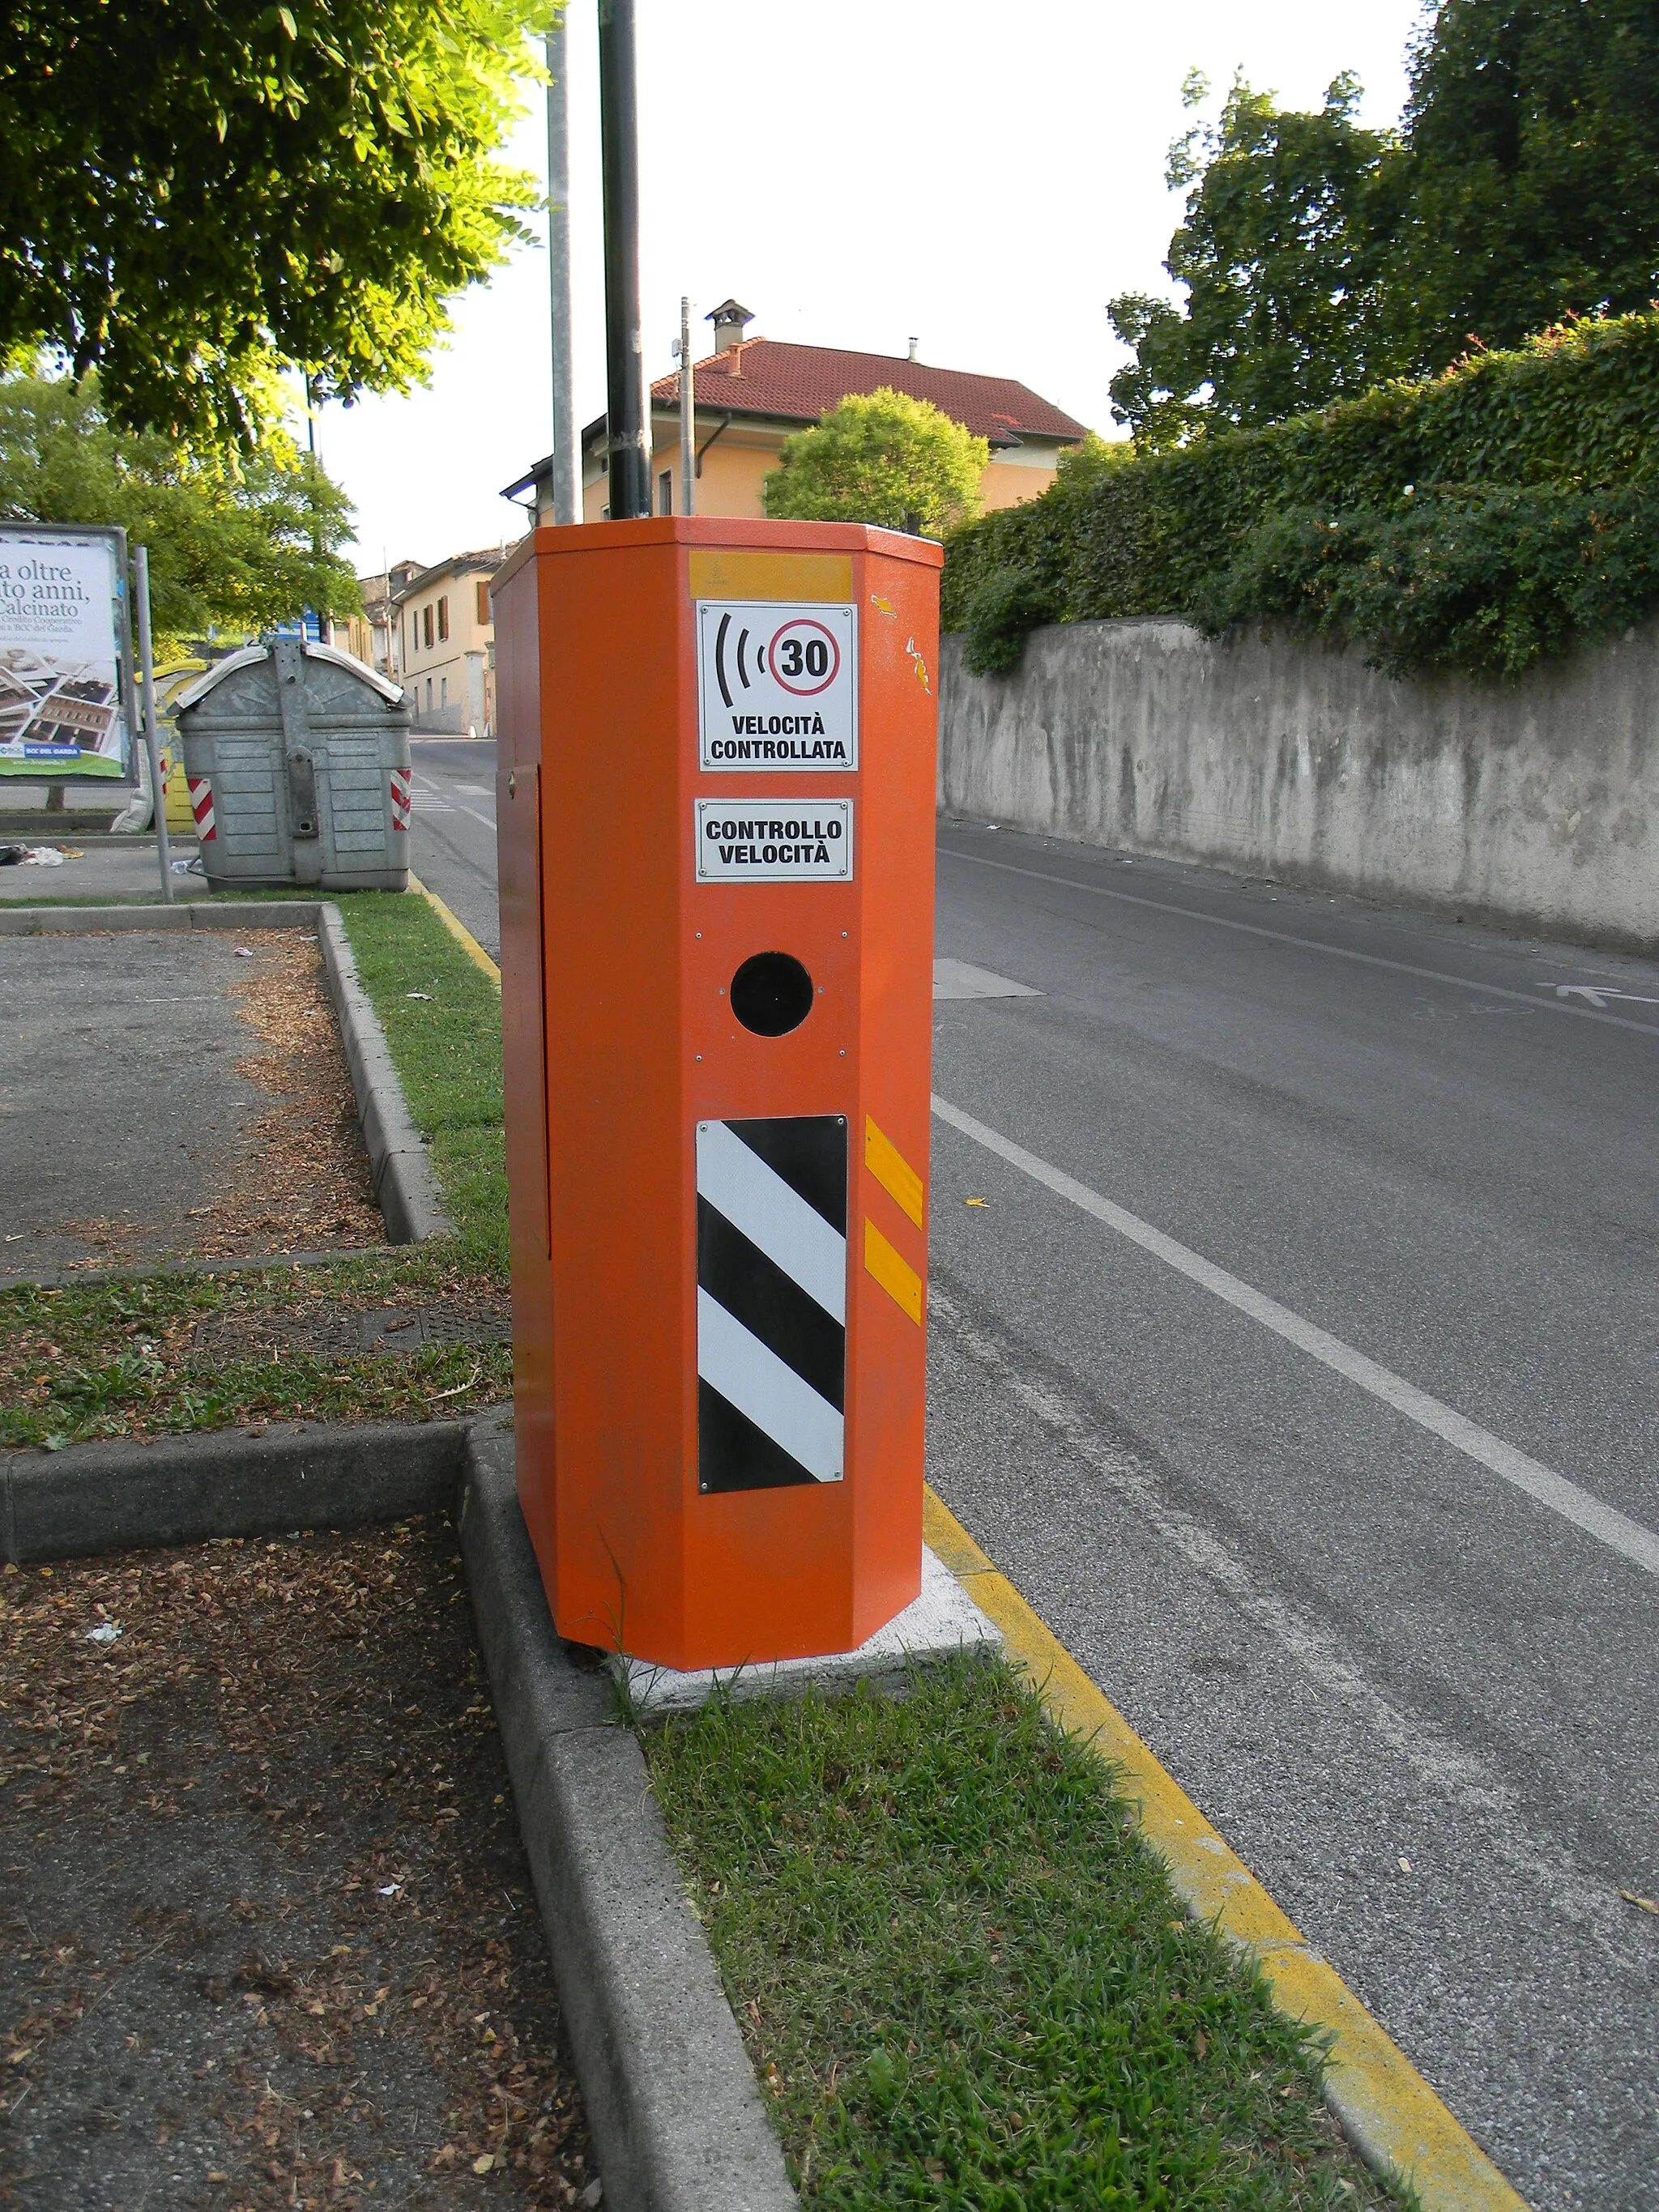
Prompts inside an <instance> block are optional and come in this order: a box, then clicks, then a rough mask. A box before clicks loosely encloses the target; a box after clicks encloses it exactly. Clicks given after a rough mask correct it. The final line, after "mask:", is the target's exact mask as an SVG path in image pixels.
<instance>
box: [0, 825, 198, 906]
mask: <svg viewBox="0 0 1659 2212" xmlns="http://www.w3.org/2000/svg"><path fill="white" fill-rule="evenodd" d="M0 845H34V846H40V845H50V846H62V847H67V848H69V849H70V851H71V852H73V853H75V854H77V855H78V857H77V858H76V859H75V860H65V861H64V863H63V865H62V866H61V867H56V868H54V867H40V866H33V865H30V866H14V867H6V868H0V901H15V900H20V899H27V900H31V901H34V902H40V903H47V902H52V901H54V900H59V899H86V898H109V899H124V900H127V901H130V902H132V903H134V904H148V903H149V902H150V901H151V900H155V901H156V902H158V903H159V902H160V900H161V871H160V870H159V868H158V867H157V866H156V862H155V839H154V838H153V837H120V838H113V837H112V838H107V839H105V840H103V841H101V842H92V843H89V842H87V841H86V840H85V839H83V838H80V837H76V836H74V835H73V834H72V833H71V832H70V831H69V830H63V831H60V832H59V833H58V834H57V835H55V836H39V837H37V836H33V835H31V836H27V837H23V836H0ZM199 850H200V848H199V847H198V846H197V842H196V840H195V839H194V838H193V837H179V838H174V839H173V859H174V860H194V859H195V858H196V856H197V852H198V851H199ZM206 896H208V887H207V884H206V882H205V881H204V878H202V877H201V876H199V875H186V874H184V873H182V872H178V871H175V872H174V874H173V897H174V898H175V899H189V898H205V897H206Z"/></svg>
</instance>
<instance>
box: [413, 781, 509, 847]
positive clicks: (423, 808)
mask: <svg viewBox="0 0 1659 2212" xmlns="http://www.w3.org/2000/svg"><path fill="white" fill-rule="evenodd" d="M415 781H416V784H417V785H419V787H420V790H419V791H417V793H416V799H415V804H416V808H417V809H418V811H420V812H421V813H422V814H465V815H470V816H471V818H472V820H473V821H474V822H481V823H483V826H484V828H485V829H488V830H489V832H490V833H491V835H492V836H493V835H494V833H495V816H494V815H493V814H480V813H479V811H478V810H477V807H476V806H463V805H462V804H461V802H460V800H459V799H455V800H454V801H453V803H452V802H451V801H450V800H448V799H443V798H441V797H434V798H430V799H428V798H425V797H423V796H422V793H427V792H431V793H441V791H442V790H443V786H442V785H441V784H438V783H434V782H432V781H431V780H430V779H429V778H428V777H427V776H423V775H418V774H417V775H416V778H415ZM472 788H473V787H472V786H471V784H466V783H458V784H457V785H456V786H455V789H456V790H457V791H470V790H471V789H472Z"/></svg>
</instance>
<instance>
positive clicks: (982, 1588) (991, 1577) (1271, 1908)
mask: <svg viewBox="0 0 1659 2212" xmlns="http://www.w3.org/2000/svg"><path fill="white" fill-rule="evenodd" d="M922 1534H923V1535H924V1537H925V1539H926V1541H927V1543H928V1545H929V1546H930V1547H932V1548H933V1550H934V1551H935V1552H937V1553H938V1554H939V1557H940V1559H943V1561H944V1562H945V1565H946V1566H947V1567H948V1568H949V1569H950V1571H951V1573H952V1574H953V1575H954V1576H955V1577H956V1578H957V1581H958V1582H959V1583H961V1584H962V1587H963V1589H965V1590H966V1591H967V1592H968V1593H969V1595H970V1596H971V1597H972V1598H973V1599H974V1601H975V1603H976V1604H977V1605H979V1606H980V1607H981V1608H982V1610H983V1611H984V1612H985V1613H987V1615H988V1616H989V1618H990V1619H991V1620H994V1622H995V1623H996V1625H997V1626H998V1627H999V1628H1000V1630H1001V1631H1002V1632H1003V1638H1004V1649H1005V1650H1006V1653H1007V1656H1008V1658H1009V1661H1010V1662H1011V1663H1012V1665H1013V1666H1014V1667H1016V1668H1019V1669H1020V1670H1021V1671H1022V1672H1024V1674H1025V1675H1026V1676H1027V1678H1028V1680H1030V1682H1031V1683H1032V1685H1033V1686H1034V1687H1035V1688H1036V1691H1037V1693H1038V1695H1039V1696H1040V1697H1041V1698H1042V1703H1043V1705H1044V1706H1045V1707H1046V1708H1047V1710H1048V1713H1049V1716H1050V1717H1051V1718H1052V1719H1053V1720H1054V1723H1055V1725H1056V1726H1057V1727H1059V1728H1060V1729H1064V1730H1065V1731H1066V1734H1067V1735H1076V1736H1079V1737H1080V1738H1081V1739H1082V1740H1083V1741H1085V1742H1086V1743H1087V1744H1089V1745H1090V1746H1091V1747H1092V1748H1093V1749H1094V1750H1096V1751H1097V1752H1098V1753H1099V1754H1100V1756H1101V1758H1103V1759H1108V1760H1109V1761H1110V1762H1111V1764H1112V1765H1114V1766H1115V1767H1116V1768H1117V1769H1118V1771H1119V1774H1120V1777H1121V1783H1122V1787H1123V1793H1124V1795H1125V1796H1126V1797H1127V1798H1128V1799H1129V1800H1130V1801H1131V1802H1135V1803H1138V1807H1139V1815H1140V1832H1141V1833H1142V1835H1143V1836H1145V1838H1146V1840H1147V1842H1148V1843H1149V1844H1152V1848H1153V1849H1154V1850H1156V1851H1157V1852H1158V1856H1159V1857H1161V1858H1162V1859H1163V1860H1164V1865H1165V1867H1166V1869H1167V1870H1168V1873H1169V1876H1170V1885H1171V1887H1173V1889H1174V1890H1175V1893H1176V1896H1177V1897H1178V1898H1179V1899H1181V1902H1182V1905H1184V1906H1185V1907H1186V1909H1187V1911H1188V1913H1189V1914H1190V1915H1191V1917H1193V1918H1194V1920H1208V1921H1213V1922H1214V1923H1215V1924H1216V1925H1217V1926H1218V1928H1219V1929H1220V1930H1221V1933H1222V1934H1223V1935H1224V1936H1225V1937H1226V1938H1227V1940H1228V1941H1229V1942H1231V1943H1232V1944H1234V1945H1236V1946H1237V1948H1238V1949H1239V1950H1240V1951H1242V1952H1243V1953H1244V1954H1246V1955H1247V1956H1248V1957H1249V1958H1252V1959H1254V1960H1255V1961H1256V1963H1257V1965H1258V1966H1260V1967H1261V1972H1262V1973H1263V1974H1264V1975H1265V1977H1266V1978H1267V1982H1268V1984H1269V1985H1270V1987H1271V1988H1272V1990H1273V2001H1274V2002H1275V2003H1276V2004H1277V2005H1278V2007H1279V2010H1280V2011H1281V2012H1283V2013H1285V2014H1288V2015H1289V2016H1290V2017H1291V2019H1292V2020H1299V2021H1306V2022H1307V2023H1308V2024H1309V2025H1310V2027H1317V2028H1320V2029H1322V2030H1325V2031H1327V2032H1328V2033H1329V2034H1330V2036H1331V2039H1332V2043H1331V2054H1330V2059H1329V2063H1328V2067H1327V2069H1326V2075H1325V2101H1326V2103H1327V2104H1328V2106H1330V2108H1331V2110H1332V2112H1334V2114H1335V2115H1336V2118H1337V2119H1338V2121H1339V2122H1340V2124H1341V2128H1342V2132H1343V2134H1344V2135H1345V2136H1346V2137H1347V2138H1348V2141H1349V2142H1351V2143H1352V2145H1353V2147H1354V2148H1355V2150H1356V2151H1358V2154H1359V2155H1360V2157H1361V2158H1362V2159H1364V2161H1365V2164H1366V2165H1367V2166H1370V2169H1371V2171H1372V2172H1374V2173H1377V2174H1380V2175H1382V2176H1383V2179H1389V2178H1391V2177H1393V2176H1395V2175H1402V2176H1403V2177H1404V2178H1405V2179H1407V2181H1409V2182H1410V2183H1411V2184H1412V2185H1413V2187H1414V2188H1415V2189H1416V2191H1417V2194H1418V2198H1419V2203H1421V2204H1422V2206H1423V2208H1424V2212H1528V2209H1527V2205H1526V2203H1525V2200H1524V2199H1523V2198H1522V2197H1521V2196H1519V2195H1518V2194H1517V2192H1516V2191H1515V2189H1514V2188H1512V2187H1511V2185H1510V2183H1509V2182H1508V2181H1507V2180H1506V2179H1504V2175H1503V2174H1502V2173H1500V2172H1499V2171H1498V2168H1497V2166H1494V2165H1493V2163H1492V2160H1490V2159H1489V2158H1488V2157H1487V2156H1486V2153H1485V2152H1484V2151H1483V2150H1482V2149H1481V2148H1480V2145H1479V2144H1478V2143H1477V2142H1475V2141H1474V2138H1473V2137H1472V2136H1470V2135H1468V2133H1467V2131H1466V2130H1464V2129H1463V2127H1462V2125H1461V2124H1459V2122H1458V2121H1457V2120H1456V2118H1455V2117H1454V2116H1453V2114H1452V2113H1451V2112H1449V2110H1448V2109H1447V2107H1446V2106H1445V2105H1444V2104H1443V2103H1442V2101H1441V2100H1440V2099H1439V2098H1438V2097H1437V2095H1436V2094H1435V2093H1434V2091H1433V2089H1432V2088H1431V2087H1430V2086H1429V2084H1428V2082H1426V2081H1425V2080H1424V2078H1423V2076H1422V2075H1420V2074H1419V2072H1418V2070H1417V2069H1416V2068H1415V2067H1414V2066H1413V2064H1412V2063H1411V2061H1410V2059H1409V2058H1407V2056H1406V2054H1405V2052H1404V2051H1401V2049H1400V2047H1399V2045H1397V2044H1396V2043H1395V2042H1394V2041H1393V2040H1392V2039H1391V2038H1390V2037H1389V2035H1388V2034H1387V2033H1385V2032H1384V2030H1383V2028H1382V2027H1379V2026H1378V2024H1377V2022H1376V2021H1374V2020H1373V2019H1372V2018H1371V2016H1370V2014H1369V2013H1368V2012H1367V2011H1366V2009H1365V2008H1364V2005H1362V2004H1361V2003H1360V2002H1359V2000H1358V1997H1356V1996H1354V1995H1353V1993H1352V1990H1350V1989H1349V1988H1348V1986H1347V1984H1346V1982H1344V1981H1343V1979H1342V1978H1341V1976H1340V1974H1339V1973H1338V1972H1337V1971H1336V1969H1335V1967H1334V1966H1332V1965H1331V1964H1330V1963H1329V1961H1328V1960H1326V1959H1323V1958H1322V1957H1321V1955H1320V1954H1319V1953H1318V1952H1317V1951H1316V1950H1315V1948H1314V1947H1313V1945H1312V1944H1311V1943H1310V1942H1308V1941H1307V1939H1306V1937H1305V1936H1303V1934H1302V1933H1301V1931H1300V1930H1299V1929H1297V1927H1296V1925H1295V1923H1293V1922H1292V1921H1291V1920H1290V1919H1289V1918H1288V1917H1286V1915H1285V1913H1283V1912H1282V1911H1280V1910H1279V1906H1278V1905H1276V1904H1275V1903H1274V1902H1273V1899H1272V1898H1271V1897H1270V1896H1269V1895H1268V1894H1267V1891H1266V1890H1265V1889H1264V1888H1263V1887H1261V1883H1260V1882H1259V1881H1257V1880H1256V1879H1255V1875H1253V1874H1252V1873H1251V1872H1250V1870H1249V1868H1248V1867H1247V1866H1246V1865H1245V1864H1244V1863H1243V1860H1242V1859H1240V1858H1238V1857H1236V1855H1235V1854H1234V1853H1233V1852H1232V1851H1231V1850H1230V1849H1229V1848H1228V1846H1227V1844H1226V1842H1225V1839H1224V1838H1222V1837H1221V1836H1220V1835H1219V1834H1218V1833H1217V1832H1216V1830H1215V1829H1214V1828H1212V1826H1211V1825H1210V1823H1209V1822H1208V1821H1207V1820H1206V1819H1205V1817H1204V1815H1203V1814H1202V1813H1200V1811H1199V1809H1198V1808H1197V1806H1196V1805H1194V1803H1193V1802H1192V1800H1191V1799H1190V1798H1189V1797H1188V1796H1187V1794H1186V1792H1185V1791H1184V1790H1182V1788H1181V1786H1180V1784H1178V1783H1177V1782H1176V1780H1175V1778H1174V1777H1173V1776H1172V1775H1170V1773H1169V1772H1168V1771H1167V1770H1166V1769H1165V1768H1164V1766H1163V1765H1161V1764H1160V1763H1159V1761H1158V1759H1157V1758H1156V1757H1155V1755H1154V1754H1153V1753H1152V1751H1151V1750H1150V1749H1149V1748H1148V1747H1147V1746H1146V1744H1145V1743H1143V1742H1142V1741H1141V1739H1140V1738H1139V1736H1138V1735H1136V1734H1135V1732H1134V1730H1133V1729H1132V1728H1131V1727H1130V1725H1129V1723H1128V1722H1127V1721H1126V1720H1125V1719H1124V1717H1123V1716H1122V1714H1121V1712H1119V1711H1118V1710H1117V1708H1116V1706H1115V1705H1113V1704H1112V1703H1111V1701H1110V1699H1109V1698H1107V1697H1106V1696H1105V1694H1104V1693H1103V1692H1102V1691H1101V1690H1100V1689H1098V1688H1097V1686H1096V1685H1095V1684H1094V1683H1093V1682H1092V1681H1091V1680H1090V1678H1089V1676H1088V1675H1087V1674H1085V1673H1084V1671H1083V1669H1082V1668H1081V1667H1079V1665H1078V1663H1077V1661H1076V1660H1075V1659H1073V1656H1072V1655H1071V1653H1070V1652H1069V1651H1068V1650H1066V1647H1065V1645H1064V1644H1062V1643H1061V1642H1060V1639H1059V1638H1058V1637H1057V1636H1055V1635H1054V1632H1053V1631H1052V1630H1051V1629H1049V1628H1048V1626H1047V1625H1046V1624H1045V1623H1044V1622H1043V1621H1042V1620H1041V1619H1040V1618H1039V1616H1038V1615H1037V1614H1036V1613H1035V1612H1033V1610H1032V1609H1031V1607H1030V1606H1029V1605H1027V1603H1026V1602H1025V1600H1024V1598H1023V1597H1022V1596H1021V1595H1020V1594H1019V1592H1018V1590H1017V1589H1015V1588H1014V1586H1013V1584H1012V1583H1011V1582H1009V1581H1008V1580H1007V1578H1006V1577H1005V1576H1003V1575H1000V1574H999V1573H998V1572H997V1571H996V1568H995V1565H994V1564H993V1562H992V1561H991V1560H990V1559H988V1558H987V1556H986V1554H985V1553H983V1552H982V1551H981V1549H980V1547H979V1546H978V1545H977V1544H976V1543H975V1541H974V1540H973V1538H972V1537H971V1536H970V1535H969V1533H968V1531H967V1530H966V1529H965V1528H963V1525H962V1523H961V1522H959V1521H958V1520H957V1518H956V1516H955V1515H954V1514H952V1513H951V1510H949V1508H948V1507H947V1506H946V1505H945V1504H944V1503H943V1502H942V1501H941V1500H940V1499H939V1498H937V1497H936V1496H935V1495H934V1493H933V1491H932V1490H929V1491H927V1492H926V1494H925V1497H924V1499H923V1504H922Z"/></svg>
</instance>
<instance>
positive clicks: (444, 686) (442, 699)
mask: <svg viewBox="0 0 1659 2212" xmlns="http://www.w3.org/2000/svg"><path fill="white" fill-rule="evenodd" d="M438 704H439V705H440V706H441V707H447V705H448V704H449V678H447V676H441V677H440V678H438Z"/></svg>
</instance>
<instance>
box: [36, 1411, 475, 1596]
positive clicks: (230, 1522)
mask: <svg viewBox="0 0 1659 2212" xmlns="http://www.w3.org/2000/svg"><path fill="white" fill-rule="evenodd" d="M465 1461H466V1429H465V1424H464V1423H462V1422H459V1421H415V1422H392V1421H386V1422H374V1423H366V1424H365V1425H363V1426H362V1428H350V1429H347V1428H332V1427H329V1428H325V1427H324V1426H323V1425H321V1424H320V1423H316V1424H313V1423H311V1422H306V1421H294V1422H284V1423H280V1424H276V1425H272V1426H271V1427H270V1428H268V1429H266V1430H265V1431H264V1433H263V1434H261V1435H258V1436H254V1435H252V1434H250V1433H249V1432H248V1431H246V1430H235V1429H233V1430H228V1431H226V1430H217V1431H208V1432H206V1433H205V1434H203V1435H199V1436H187V1437H157V1438H156V1439H155V1441H154V1442H153V1443H136V1442H134V1441H132V1440H131V1438H118V1439H114V1440H112V1441H111V1442H110V1443H94V1444H69V1445H66V1446H65V1447H64V1449H63V1450H62V1451H57V1452H43V1451H9V1452H0V1548H3V1552H4V1556H5V1558H6V1559H7V1560H8V1561H9V1562H10V1563H11V1564H12V1565H16V1566H26V1565H28V1564H29V1563H30V1562H31V1561H33V1560H37V1559H84V1558H88V1557H89V1556H90V1555H92V1554H93V1553H98V1552H129V1551H130V1552H142V1551H156V1550H159V1549H160V1548H161V1547H162V1546H164V1545H169V1544H204V1543H206V1542H208V1541H210V1539H211V1538H213V1537H216V1536H268V1535H276V1534H279V1533H280V1532H281V1531H283V1530H284V1529H293V1528H374V1527H376V1526H378V1525H381V1524H383V1523H385V1522H388V1521H397V1520H400V1519H401V1518H402V1517H403V1516H404V1515H405V1514H408V1513H430V1512H432V1511H434V1510H436V1509H438V1508H441V1507H446V1506H451V1505H453V1504H454V1502H455V1498H456V1495H457V1492H459V1488H460V1485H461V1481H462V1479H463V1476H464V1474H465Z"/></svg>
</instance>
